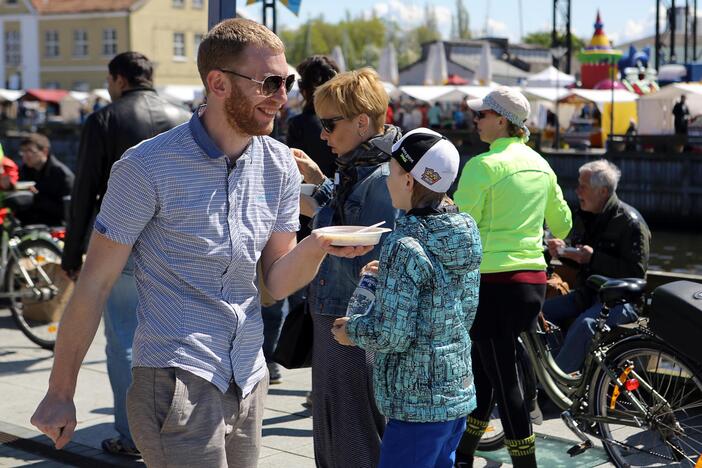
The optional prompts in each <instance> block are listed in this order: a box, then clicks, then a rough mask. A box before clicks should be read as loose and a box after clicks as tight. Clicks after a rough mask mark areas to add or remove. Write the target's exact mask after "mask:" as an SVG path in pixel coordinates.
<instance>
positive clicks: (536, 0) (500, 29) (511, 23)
mask: <svg viewBox="0 0 702 468" xmlns="http://www.w3.org/2000/svg"><path fill="white" fill-rule="evenodd" d="M426 3H430V4H431V5H432V6H433V7H435V8H436V11H437V17H438V19H439V23H440V27H441V29H442V31H443V33H444V34H445V35H448V33H449V31H450V22H449V21H450V15H451V14H452V13H453V12H454V10H455V0H434V1H431V2H425V1H423V0H419V1H418V0H302V7H301V9H300V16H299V17H296V16H295V15H293V14H292V13H290V12H289V11H288V10H287V9H286V8H285V7H284V6H282V4H280V3H279V4H278V28H279V29H280V28H282V27H289V28H296V27H297V26H299V25H300V24H301V23H302V22H304V21H306V20H307V19H308V18H311V17H316V16H318V15H320V14H322V15H324V18H325V19H326V20H327V21H331V22H337V21H339V20H340V19H342V18H343V17H344V16H345V12H346V11H350V12H351V14H352V15H357V14H360V13H368V14H369V13H370V12H371V11H373V10H375V11H376V12H377V13H378V15H379V16H382V17H389V18H393V19H395V20H397V21H398V22H399V23H400V24H406V25H413V24H417V23H418V22H420V21H421V20H422V17H423V15H424V7H425V4H426ZM520 3H521V10H522V15H521V20H522V21H521V24H522V25H523V31H524V34H527V33H529V32H532V31H540V30H541V31H543V30H550V29H551V21H552V16H551V5H552V3H553V2H552V0H521V2H520V1H519V0H492V1H488V0H463V4H464V5H465V6H466V8H467V9H468V13H469V14H470V28H471V30H472V31H473V32H474V34H477V35H482V34H483V31H484V30H485V26H486V24H487V25H488V28H489V32H490V33H491V34H492V35H495V36H506V37H509V38H510V39H511V40H518V39H519V37H520V14H519V9H520V8H519V6H520ZM571 3H572V25H571V28H572V30H573V32H574V33H575V34H577V35H578V36H581V37H584V38H587V39H589V38H590V37H591V36H592V31H593V26H592V25H593V23H594V22H595V15H596V12H597V9H598V8H599V9H600V11H601V13H602V20H603V22H604V24H605V32H606V33H607V34H608V35H609V36H610V39H611V40H612V41H614V42H615V44H616V43H618V42H624V41H628V40H631V39H638V38H641V37H644V36H647V35H652V34H653V31H654V21H653V19H654V16H655V1H654V0H609V1H592V0H571ZM678 3H680V4H682V5H684V4H685V3H684V1H682V0H681V1H680V2H678ZM237 4H238V5H237V6H238V8H240V9H241V10H243V11H244V12H245V13H246V14H248V15H249V16H250V17H251V18H252V19H258V20H260V18H261V4H260V3H258V4H256V5H251V6H242V5H244V4H245V0H239V1H238V2H237ZM690 4H691V5H692V2H690ZM698 10H699V11H702V6H700V7H699V8H698Z"/></svg>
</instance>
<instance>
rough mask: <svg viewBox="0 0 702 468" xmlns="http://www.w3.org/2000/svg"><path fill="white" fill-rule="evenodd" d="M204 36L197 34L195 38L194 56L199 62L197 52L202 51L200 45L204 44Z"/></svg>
mask: <svg viewBox="0 0 702 468" xmlns="http://www.w3.org/2000/svg"><path fill="white" fill-rule="evenodd" d="M202 37H203V34H195V36H193V46H194V48H193V51H194V52H193V54H194V55H195V60H197V51H198V49H200V43H201V42H202Z"/></svg>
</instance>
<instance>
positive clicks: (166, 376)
mask: <svg viewBox="0 0 702 468" xmlns="http://www.w3.org/2000/svg"><path fill="white" fill-rule="evenodd" d="M198 70H199V72H200V76H201V78H202V81H203V83H204V85H205V90H206V93H207V105H206V106H203V107H201V108H200V109H198V110H197V111H196V112H195V113H194V114H193V116H192V118H191V119H190V121H189V122H188V123H187V124H184V125H180V126H178V127H176V128H174V129H173V130H170V131H168V132H165V133H163V134H161V135H159V136H157V137H155V138H152V139H151V140H148V141H145V142H143V143H141V144H139V145H138V146H136V147H133V148H131V149H129V150H128V151H127V152H126V153H125V154H124V156H123V157H122V158H121V159H120V160H119V161H118V162H116V163H115V164H114V166H113V167H112V172H111V175H110V181H109V186H108V190H107V193H106V195H105V198H104V199H103V202H102V207H101V209H100V213H99V214H98V216H97V219H96V221H95V228H94V232H93V234H92V237H91V240H90V246H89V247H88V255H87V258H86V261H85V265H84V266H83V270H82V273H81V275H80V278H79V280H78V284H77V285H76V290H75V293H74V295H73V297H72V299H71V301H70V303H69V304H68V306H67V307H66V312H65V313H64V316H63V320H62V324H61V328H60V330H59V335H58V339H57V342H56V356H55V359H54V366H53V369H52V372H51V377H50V380H49V389H48V391H47V394H46V396H45V397H44V399H43V401H42V402H41V403H40V404H39V407H38V408H37V410H36V412H35V413H34V416H33V417H32V424H34V425H35V426H37V427H38V428H39V429H40V430H41V431H42V432H44V433H46V434H47V435H48V436H49V437H51V439H52V440H53V441H54V442H55V444H56V447H57V448H61V447H63V446H65V445H66V443H68V441H69V440H70V438H71V436H72V434H73V431H74V429H75V426H76V415H75V406H74V404H73V395H74V393H75V387H76V379H77V375H78V370H79V368H80V364H81V362H82V360H83V358H84V356H85V353H86V351H87V349H88V346H89V345H90V342H91V341H92V338H93V337H94V335H95V331H96V329H97V326H98V323H99V319H100V313H99V310H101V307H102V305H103V303H104V301H105V298H106V296H107V293H106V291H109V289H110V288H111V286H112V284H113V283H114V281H115V279H116V278H117V276H118V275H119V273H120V271H121V270H122V268H123V266H124V264H125V263H126V261H127V258H128V257H129V255H130V252H133V257H134V264H135V276H136V282H137V291H138V297H139V301H138V307H137V316H138V326H137V329H136V333H135V335H134V357H133V369H132V378H133V381H132V385H131V387H130V389H129V392H128V396H127V412H128V415H129V423H130V428H131V430H132V434H133V435H134V440H135V442H136V445H137V447H138V449H139V450H140V451H141V454H142V456H143V457H144V460H145V462H146V464H147V465H149V466H227V465H228V466H230V467H253V466H256V463H257V461H258V454H259V450H260V445H261V423H262V421H261V419H262V414H263V401H264V397H265V395H266V392H267V388H268V375H267V368H266V365H265V360H264V358H263V353H262V351H261V344H262V343H263V323H262V319H261V309H260V298H259V294H258V290H257V287H256V284H257V278H256V263H257V261H258V260H259V259H260V261H261V265H262V271H263V280H264V283H265V284H266V286H267V287H268V289H269V291H270V292H271V294H272V295H273V296H274V298H276V299H282V298H283V297H285V296H287V295H289V294H291V293H292V292H294V291H296V290H298V289H300V288H301V287H302V286H304V285H305V284H306V283H308V282H309V281H310V280H311V279H312V278H313V277H314V275H315V273H316V272H317V269H318V267H319V264H320V263H321V261H322V260H323V259H324V257H325V256H326V255H327V254H332V255H338V256H344V257H348V258H352V257H355V256H359V255H363V254H366V253H368V252H369V251H370V250H371V247H332V246H331V240H330V239H329V238H325V237H324V236H321V235H318V234H312V235H310V236H309V237H307V238H305V239H304V240H302V241H301V242H300V243H299V244H298V243H297V240H296V231H297V229H298V227H299V222H298V215H299V195H300V182H301V177H300V175H299V172H298V170H297V168H296V165H295V162H294V159H293V157H292V155H291V154H290V150H289V148H287V147H286V146H284V145H282V144H280V143H278V142H276V141H275V140H273V139H271V138H269V137H267V136H265V135H268V134H269V133H270V132H271V130H272V129H273V120H274V118H275V115H276V113H277V112H278V111H279V110H280V109H281V107H282V106H283V105H284V104H285V103H286V101H287V91H289V90H290V88H291V87H292V84H293V81H294V76H288V66H287V61H286V59H285V53H284V46H283V43H282V42H281V41H280V39H279V38H278V37H277V36H276V35H275V34H273V33H272V32H271V31H270V30H269V29H267V28H266V27H264V26H262V25H260V24H258V23H255V22H253V21H249V20H244V19H230V20H226V21H224V22H222V23H220V24H218V25H217V26H215V27H214V28H213V29H212V30H211V31H210V32H209V33H207V35H206V36H205V37H204V39H203V41H202V42H201V44H200V48H199V50H198Z"/></svg>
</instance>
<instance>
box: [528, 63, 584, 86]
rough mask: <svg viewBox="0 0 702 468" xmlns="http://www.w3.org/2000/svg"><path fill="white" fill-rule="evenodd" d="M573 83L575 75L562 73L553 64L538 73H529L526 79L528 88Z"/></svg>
mask: <svg viewBox="0 0 702 468" xmlns="http://www.w3.org/2000/svg"><path fill="white" fill-rule="evenodd" d="M573 83H575V77H574V76H572V75H569V74H567V73H563V72H562V71H560V70H558V69H557V68H556V67H554V66H553V65H551V66H549V67H548V68H546V69H545V70H543V71H540V72H539V73H535V74H533V75H531V76H530V77H529V78H527V80H526V86H527V87H528V88H556V87H558V88H560V87H565V86H568V85H571V84H573Z"/></svg>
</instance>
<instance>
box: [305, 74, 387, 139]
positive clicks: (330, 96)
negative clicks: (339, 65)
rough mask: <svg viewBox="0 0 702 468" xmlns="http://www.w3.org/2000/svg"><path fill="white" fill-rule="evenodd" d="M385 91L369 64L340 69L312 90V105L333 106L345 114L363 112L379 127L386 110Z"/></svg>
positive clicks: (376, 127)
mask: <svg viewBox="0 0 702 468" xmlns="http://www.w3.org/2000/svg"><path fill="white" fill-rule="evenodd" d="M388 101H389V98H388V93H387V92H386V91H385V87H384V86H383V83H382V81H380V76H378V73H376V71H375V70H373V69H372V68H361V69H360V70H354V71H349V72H346V73H340V74H339V75H336V76H335V77H334V78H332V79H331V80H329V81H327V82H326V83H324V84H323V85H321V86H319V87H318V88H317V89H316V90H315V92H314V107H315V109H329V108H332V107H333V108H336V109H338V110H339V112H341V115H343V116H344V117H345V118H347V119H350V118H353V117H356V116H357V115H361V114H366V115H367V116H368V117H370V119H371V125H373V124H375V130H378V131H380V130H382V128H383V125H384V124H385V114H386V113H387V111H388Z"/></svg>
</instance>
